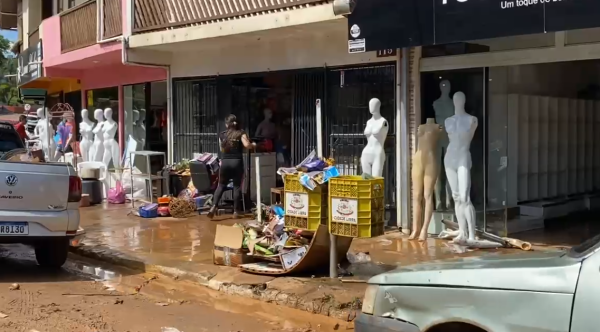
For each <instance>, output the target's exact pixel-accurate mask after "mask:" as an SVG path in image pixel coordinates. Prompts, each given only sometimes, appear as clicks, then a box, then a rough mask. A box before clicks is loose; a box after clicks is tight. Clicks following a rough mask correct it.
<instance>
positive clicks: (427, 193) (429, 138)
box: [409, 118, 444, 241]
mask: <svg viewBox="0 0 600 332" xmlns="http://www.w3.org/2000/svg"><path fill="white" fill-rule="evenodd" d="M443 131H444V130H443V129H442V126H440V125H439V124H436V123H435V119H433V118H429V119H427V123H425V124H422V125H420V126H419V129H418V131H417V144H418V146H417V151H416V152H415V154H414V155H413V159H412V161H413V165H412V183H413V188H414V192H413V222H412V232H411V234H410V237H409V240H413V239H415V238H416V237H417V235H418V236H419V241H425V240H426V239H427V230H428V229H429V222H430V221H431V215H432V214H433V191H434V188H435V183H436V181H437V178H438V175H439V173H440V164H439V160H438V158H436V151H437V148H438V146H437V145H438V141H439V139H440V136H441V135H442V133H443ZM423 200H424V201H425V213H423ZM423 215H424V216H425V218H423ZM421 222H423V226H422V227H419V225H420V224H421ZM419 228H420V232H419Z"/></svg>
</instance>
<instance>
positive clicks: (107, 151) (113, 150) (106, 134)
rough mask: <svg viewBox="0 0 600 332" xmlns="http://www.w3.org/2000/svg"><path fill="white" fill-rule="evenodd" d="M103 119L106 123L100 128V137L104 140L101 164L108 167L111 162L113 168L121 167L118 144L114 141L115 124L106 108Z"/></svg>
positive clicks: (109, 110)
mask: <svg viewBox="0 0 600 332" xmlns="http://www.w3.org/2000/svg"><path fill="white" fill-rule="evenodd" d="M104 117H105V118H106V121H105V122H104V126H103V128H102V136H103V138H104V156H103V157H102V162H103V163H104V164H105V165H106V166H107V167H108V165H109V163H110V162H111V160H112V162H113V166H114V167H115V168H119V167H120V166H121V163H120V158H119V143H117V141H116V140H115V135H116V134H117V129H118V126H117V122H116V121H115V120H113V118H112V109H110V108H107V109H105V110H104Z"/></svg>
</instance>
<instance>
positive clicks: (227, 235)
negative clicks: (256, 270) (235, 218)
mask: <svg viewBox="0 0 600 332" xmlns="http://www.w3.org/2000/svg"><path fill="white" fill-rule="evenodd" d="M243 242H244V233H243V231H242V229H241V228H239V227H233V226H224V225H217V232H216V233H215V243H214V248H213V263H214V264H215V265H224V266H231V267H237V266H239V265H241V264H246V263H252V262H253V259H252V256H248V249H243V248H242V244H243Z"/></svg>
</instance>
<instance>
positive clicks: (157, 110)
mask: <svg viewBox="0 0 600 332" xmlns="http://www.w3.org/2000/svg"><path fill="white" fill-rule="evenodd" d="M166 92H167V84H166V82H164V81H161V82H151V83H141V84H135V85H127V86H124V87H123V93H124V97H125V100H124V102H125V105H124V107H125V140H126V145H125V146H126V149H125V151H128V152H126V153H129V151H142V150H146V151H156V152H165V153H167V148H168V147H167V146H168V144H167V142H168V137H167V135H168V129H167V94H166ZM125 159H126V158H125ZM134 165H135V167H137V168H138V169H140V170H141V171H142V172H145V170H143V169H144V168H145V159H144V158H139V157H138V158H137V159H136V160H135V161H134ZM152 167H153V168H155V165H152Z"/></svg>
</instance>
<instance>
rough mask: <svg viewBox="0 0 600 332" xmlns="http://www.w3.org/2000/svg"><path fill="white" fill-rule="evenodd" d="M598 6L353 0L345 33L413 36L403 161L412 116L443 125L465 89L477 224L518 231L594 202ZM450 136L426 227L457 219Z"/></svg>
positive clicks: (408, 40)
mask: <svg viewBox="0 0 600 332" xmlns="http://www.w3.org/2000/svg"><path fill="white" fill-rule="evenodd" d="M384 9H385V10H384ZM378 12H379V14H380V15H379V16H377V17H375V16H374V13H378ZM599 13H600V3H598V2H597V1H589V0H587V1H586V0H580V1H577V0H574V1H562V2H556V1H534V2H532V1H499V0H498V1H496V0H494V1H476V2H472V1H468V2H463V1H453V0H448V1H442V0H440V1H436V2H409V1H386V0H379V1H371V2H369V1H358V2H357V6H356V8H355V11H354V12H353V13H352V14H351V15H350V16H349V20H348V30H349V34H348V41H349V44H350V45H362V46H363V49H362V50H364V51H371V50H376V49H388V48H399V47H412V49H411V50H410V54H411V64H410V67H411V75H410V79H411V87H412V88H411V93H410V95H411V96H412V97H413V99H414V100H413V101H411V102H410V104H409V105H410V108H409V109H408V110H407V111H408V112H407V118H406V119H403V120H402V121H405V122H406V124H407V128H408V133H407V138H408V139H409V140H410V141H411V142H413V144H411V149H410V151H407V155H406V156H405V160H407V161H410V155H412V153H414V151H415V149H416V146H417V142H416V140H417V128H418V126H419V125H420V124H423V123H425V122H426V120H427V119H435V121H436V123H438V124H442V125H445V119H447V118H448V117H449V116H452V115H454V111H455V105H454V102H453V96H454V94H455V93H456V92H458V91H461V92H463V93H464V94H465V95H466V103H465V110H466V111H467V113H468V114H470V115H471V116H474V117H476V118H477V122H478V126H477V129H476V130H475V132H474V136H473V139H472V141H471V144H470V156H471V159H472V167H471V169H470V193H469V196H470V201H471V202H472V203H473V205H474V207H475V211H476V221H477V226H478V227H479V228H482V229H483V228H485V229H487V230H488V231H492V232H494V233H498V234H506V233H515V232H519V231H524V230H528V229H535V228H542V227H544V220H545V219H550V218H555V217H560V216H565V215H568V214H570V213H573V212H577V211H582V210H587V209H594V208H597V207H598V203H597V196H598V192H599V191H600V183H598V179H600V164H599V163H598V162H599V161H600V150H599V147H600V145H598V143H597V142H598V141H600V140H599V139H600V136H597V135H598V134H597V133H598V132H600V131H599V130H598V128H597V126H598V124H600V123H598V116H597V114H598V112H597V108H598V105H599V103H600V93H599V92H600V88H599V87H600V77H599V76H598V75H597V73H598V71H599V69H600V56H598V54H600V53H598V51H599V50H600V44H599V42H600V38H598V37H597V36H598V32H599V31H600V30H599V29H597V28H596V27H598V26H600V23H598V22H600V21H599V19H600V14H599ZM382 22H384V23H385V22H389V23H387V24H383V23H382ZM398 22H401V24H400V23H398ZM362 50H361V49H360V48H357V49H356V50H354V52H360V51H362ZM447 143H448V142H447V141H445V142H444V140H443V139H442V140H441V141H440V144H439V147H438V152H437V155H436V158H437V159H438V163H439V165H440V166H441V167H440V169H441V171H440V172H439V177H438V184H437V186H436V188H434V192H435V194H434V196H435V199H434V205H435V212H434V214H433V218H432V226H430V228H429V230H430V231H431V233H435V232H437V231H439V230H441V224H440V223H439V221H440V220H441V219H443V218H444V219H453V218H454V211H453V210H454V199H453V198H452V190H451V188H450V186H449V184H448V182H449V181H448V180H447V178H446V176H445V175H446V172H445V171H444V168H445V165H444V159H443V157H442V156H444V155H445V153H446V150H445V148H446V147H447ZM408 153H410V155H408ZM454 189H455V192H458V191H459V189H457V188H454ZM410 201H412V200H410ZM411 208H412V209H414V208H415V206H414V205H412V206H411ZM409 215H410V214H409Z"/></svg>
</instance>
